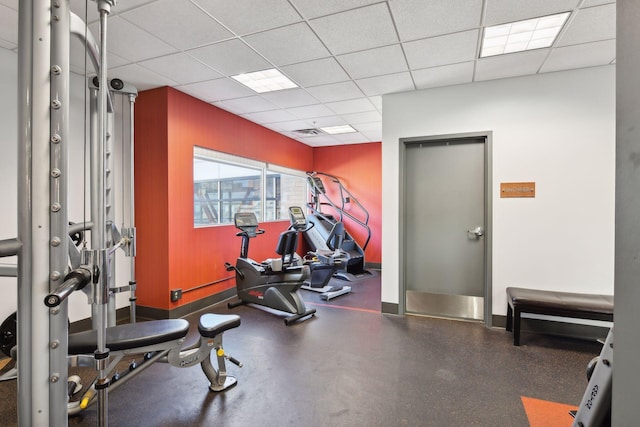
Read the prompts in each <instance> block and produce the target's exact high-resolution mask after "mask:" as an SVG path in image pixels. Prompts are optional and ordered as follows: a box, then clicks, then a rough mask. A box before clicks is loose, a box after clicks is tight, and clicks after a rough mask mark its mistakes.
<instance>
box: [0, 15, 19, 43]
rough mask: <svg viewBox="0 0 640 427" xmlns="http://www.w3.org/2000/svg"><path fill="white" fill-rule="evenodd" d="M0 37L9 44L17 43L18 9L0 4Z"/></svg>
mask: <svg viewBox="0 0 640 427" xmlns="http://www.w3.org/2000/svg"><path fill="white" fill-rule="evenodd" d="M0 39H2V40H4V41H5V42H6V43H8V44H9V45H15V46H17V44H18V11H17V10H14V9H11V8H9V7H7V6H4V5H0Z"/></svg>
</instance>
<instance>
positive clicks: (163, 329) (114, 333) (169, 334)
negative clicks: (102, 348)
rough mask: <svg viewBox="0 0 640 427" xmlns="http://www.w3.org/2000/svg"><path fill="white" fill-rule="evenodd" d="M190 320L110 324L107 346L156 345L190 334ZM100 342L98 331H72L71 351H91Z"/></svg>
mask: <svg viewBox="0 0 640 427" xmlns="http://www.w3.org/2000/svg"><path fill="white" fill-rule="evenodd" d="M188 332H189V322H187V321H186V320H185V319H165V320H152V321H149V322H139V323H129V324H126V325H117V326H113V327H110V328H107V343H106V344H107V348H109V350H111V351H119V350H130V349H133V348H139V347H146V346H150V345H156V344H160V343H164V342H168V341H173V340H179V339H182V338H184V337H186V336H187V333H188ZM97 346H98V335H97V331H95V330H91V331H85V332H78V333H76V334H70V335H69V354H90V353H93V352H94V351H95V350H96V348H97Z"/></svg>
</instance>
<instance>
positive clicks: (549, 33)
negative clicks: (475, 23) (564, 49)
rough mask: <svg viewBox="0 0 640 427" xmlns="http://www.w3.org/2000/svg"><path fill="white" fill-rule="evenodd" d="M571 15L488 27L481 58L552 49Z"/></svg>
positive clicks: (552, 16) (567, 13)
mask: <svg viewBox="0 0 640 427" xmlns="http://www.w3.org/2000/svg"><path fill="white" fill-rule="evenodd" d="M569 15H570V12H565V13H559V14H556V15H549V16H543V17H540V18H534V19H527V20H525V21H518V22H510V23H507V24H501V25H494V26H492V27H486V28H485V29H484V36H483V38H482V49H481V52H480V57H481V58H484V57H487V56H495V55H502V54H505V53H513V52H522V51H525V50H532V49H542V48H547V47H550V46H551V45H552V44H553V42H554V41H555V40H556V38H557V37H558V34H559V33H560V30H561V29H562V26H563V25H564V24H565V22H566V21H567V18H568V17H569Z"/></svg>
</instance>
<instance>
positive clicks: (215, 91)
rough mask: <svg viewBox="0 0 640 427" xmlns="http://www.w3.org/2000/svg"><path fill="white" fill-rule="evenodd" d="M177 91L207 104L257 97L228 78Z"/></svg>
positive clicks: (184, 87) (189, 85)
mask: <svg viewBox="0 0 640 427" xmlns="http://www.w3.org/2000/svg"><path fill="white" fill-rule="evenodd" d="M176 89H178V90H179V91H181V92H184V93H188V94H189V95H191V96H195V97H196V98H199V99H201V100H203V101H205V102H214V101H223V100H225V99H231V98H241V97H245V96H252V95H255V92H254V91H252V90H251V89H249V88H247V87H245V86H243V85H241V84H240V83H237V82H236V81H235V80H233V79H227V78H224V79H216V80H209V81H206V82H199V83H192V84H188V85H183V86H178V87H177V88H176Z"/></svg>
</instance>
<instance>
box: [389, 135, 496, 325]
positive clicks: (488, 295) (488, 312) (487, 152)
mask: <svg viewBox="0 0 640 427" xmlns="http://www.w3.org/2000/svg"><path fill="white" fill-rule="evenodd" d="M478 138H484V190H485V191H484V194H485V200H484V221H485V234H484V324H485V325H486V326H487V327H491V326H492V325H493V312H492V311H493V296H492V289H493V285H492V281H491V278H492V269H491V267H492V259H493V255H492V248H493V227H492V224H493V178H492V177H493V161H492V160H493V142H492V139H493V133H492V131H482V132H466V133H455V134H445V135H429V136H416V137H409V138H400V139H399V144H398V146H399V149H400V164H399V170H400V180H399V181H400V188H399V189H398V190H399V191H398V196H399V206H398V208H399V227H398V236H399V267H400V268H399V278H398V279H399V285H400V286H398V288H399V292H400V295H399V298H398V301H399V304H398V314H399V315H402V316H404V315H405V314H406V284H405V272H406V264H405V263H406V254H405V251H406V241H405V236H406V232H407V231H406V220H405V204H406V196H405V191H406V180H407V176H406V154H407V153H406V152H407V145H414V144H418V143H424V144H432V143H438V142H442V141H451V140H458V141H462V140H465V139H478Z"/></svg>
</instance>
